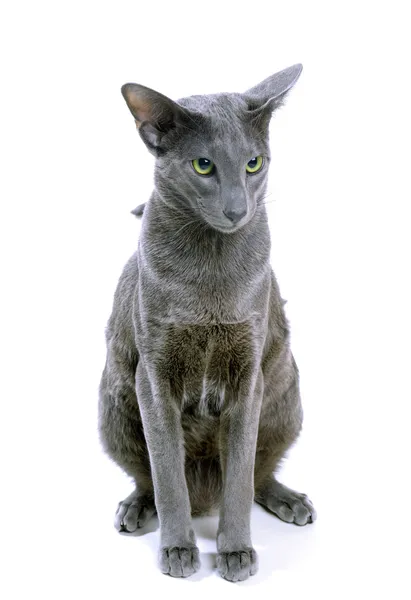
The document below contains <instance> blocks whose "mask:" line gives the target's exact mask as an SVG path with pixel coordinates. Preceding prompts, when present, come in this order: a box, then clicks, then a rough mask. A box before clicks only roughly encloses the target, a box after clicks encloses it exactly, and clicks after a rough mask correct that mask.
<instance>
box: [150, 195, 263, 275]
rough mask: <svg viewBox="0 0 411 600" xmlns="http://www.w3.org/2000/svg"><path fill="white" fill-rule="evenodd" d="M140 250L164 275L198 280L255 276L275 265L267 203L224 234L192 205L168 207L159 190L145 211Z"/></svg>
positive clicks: (151, 267) (157, 273)
mask: <svg viewBox="0 0 411 600" xmlns="http://www.w3.org/2000/svg"><path fill="white" fill-rule="evenodd" d="M140 252H141V253H142V254H143V255H144V262H146V264H147V267H149V268H150V270H153V271H154V272H156V275H158V276H159V277H162V276H164V277H170V276H173V278H177V279H178V280H180V281H186V282H187V283H188V282H194V283H195V282H196V281H199V280H205V279H210V280H212V281H213V282H214V284H216V283H217V281H218V280H219V279H220V278H221V280H222V282H223V281H224V280H226V279H233V280H235V281H237V282H239V280H241V282H242V283H243V284H246V283H247V282H248V281H249V280H252V279H255V277H256V276H258V273H260V272H261V271H262V270H266V266H267V265H268V264H269V254H270V235H269V229H268V223H267V214H266V210H265V206H264V205H263V206H259V207H258V208H257V211H256V213H255V215H254V216H253V218H252V219H251V221H250V222H249V223H247V224H246V225H245V226H244V227H242V228H241V229H239V230H238V231H236V232H234V233H222V232H219V231H217V230H215V229H213V228H211V227H210V226H209V225H207V224H206V223H204V222H203V221H201V220H200V219H199V218H198V217H196V216H195V214H194V213H193V212H191V211H189V210H181V209H179V208H174V207H171V206H168V205H167V204H165V203H164V201H163V200H162V199H161V198H160V197H159V196H158V195H157V194H156V193H155V192H154V194H153V196H152V197H151V199H150V201H149V202H148V204H147V206H146V209H145V211H144V218H143V223H142V232H141V238H140Z"/></svg>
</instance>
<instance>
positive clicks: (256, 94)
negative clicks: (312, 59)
mask: <svg viewBox="0 0 411 600" xmlns="http://www.w3.org/2000/svg"><path fill="white" fill-rule="evenodd" d="M302 70H303V66H302V65H301V64H297V65H293V66H292V67H288V68H287V69H284V70H283V71H279V72H278V73H275V74H274V75H271V77H267V79H264V81H261V83H259V84H258V85H256V86H254V87H252V88H251V89H249V90H247V91H246V92H245V94H244V96H245V98H246V100H247V103H248V108H249V110H250V111H251V112H252V113H260V114H261V115H263V114H265V115H266V116H267V117H268V118H269V117H270V116H271V113H272V112H273V110H275V109H276V108H278V106H280V105H281V104H282V102H283V100H284V98H285V95H286V94H287V92H289V91H290V89H291V88H292V87H293V85H294V84H295V83H296V81H297V79H298V78H299V77H300V75H301V71H302Z"/></svg>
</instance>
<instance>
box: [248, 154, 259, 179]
mask: <svg viewBox="0 0 411 600" xmlns="http://www.w3.org/2000/svg"><path fill="white" fill-rule="evenodd" d="M263 163H264V160H263V157H262V156H261V155H260V156H255V157H254V158H252V159H251V160H249V161H248V163H247V164H246V166H245V169H246V171H247V173H250V174H251V175H252V174H254V173H258V171H260V170H261V168H262V166H263Z"/></svg>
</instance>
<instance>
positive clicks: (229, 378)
mask: <svg viewBox="0 0 411 600" xmlns="http://www.w3.org/2000/svg"><path fill="white" fill-rule="evenodd" d="M254 347H255V344H254V343H253V323H252V322H244V323H235V324H219V325H208V326H201V325H182V326H178V325H168V326H166V327H164V328H163V330H162V332H161V335H160V337H159V338H157V341H156V343H155V345H154V347H153V349H152V350H151V352H150V353H149V356H150V360H151V361H152V362H153V366H154V367H155V370H156V372H157V374H158V376H160V377H161V379H163V380H166V381H167V382H169V384H170V391H171V394H172V395H173V396H174V397H175V398H176V399H177V400H178V401H179V402H181V405H182V407H183V409H184V410H185V409H187V410H191V409H193V410H194V409H196V410H197V409H199V410H204V412H209V413H216V414H218V413H219V412H220V410H221V407H222V405H223V404H225V403H226V402H228V400H229V396H230V394H232V393H233V391H235V390H236V389H237V388H238V385H239V381H240V380H241V378H242V377H248V376H249V374H250V369H251V368H252V365H253V364H254V362H255V356H254Z"/></svg>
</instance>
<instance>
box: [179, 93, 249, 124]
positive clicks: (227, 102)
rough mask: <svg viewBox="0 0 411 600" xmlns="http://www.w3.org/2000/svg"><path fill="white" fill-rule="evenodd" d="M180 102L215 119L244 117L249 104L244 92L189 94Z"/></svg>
mask: <svg viewBox="0 0 411 600" xmlns="http://www.w3.org/2000/svg"><path fill="white" fill-rule="evenodd" d="M178 104H181V106H185V107H186V108H188V109H189V110H192V111H193V112H198V113H201V114H202V115H204V116H209V117H213V118H215V119H221V120H226V119H232V118H233V117H234V116H238V117H240V118H241V117H243V116H244V114H245V113H246V111H247V110H248V105H247V102H246V100H245V98H244V97H243V96H242V94H228V93H222V94H207V95H203V96H200V95H197V96H188V97H187V98H181V99H180V100H178Z"/></svg>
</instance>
